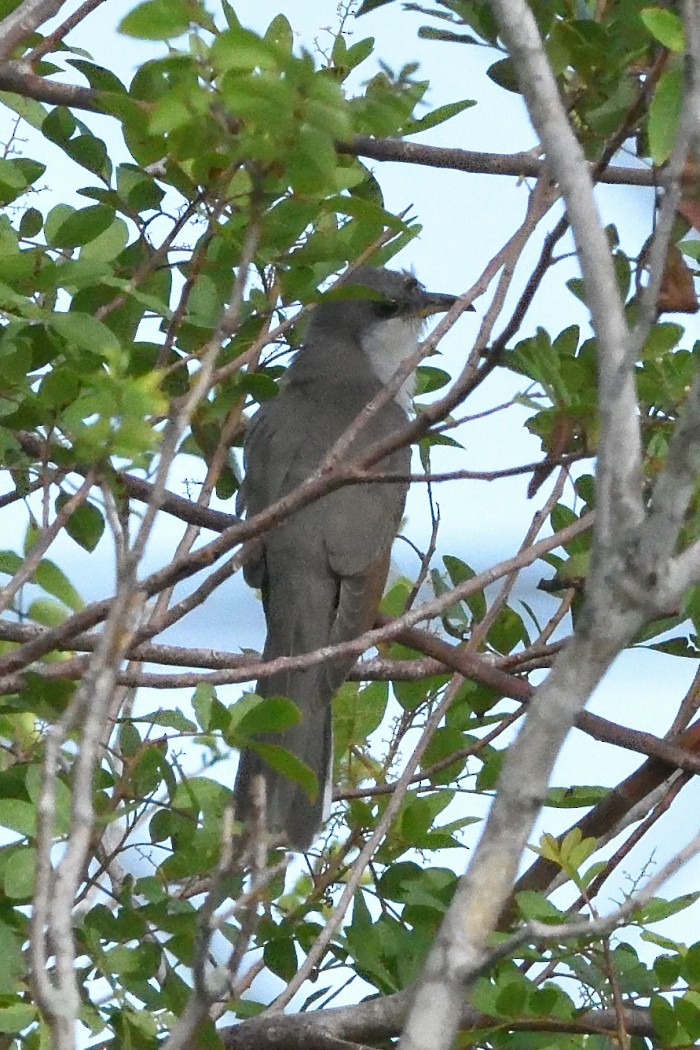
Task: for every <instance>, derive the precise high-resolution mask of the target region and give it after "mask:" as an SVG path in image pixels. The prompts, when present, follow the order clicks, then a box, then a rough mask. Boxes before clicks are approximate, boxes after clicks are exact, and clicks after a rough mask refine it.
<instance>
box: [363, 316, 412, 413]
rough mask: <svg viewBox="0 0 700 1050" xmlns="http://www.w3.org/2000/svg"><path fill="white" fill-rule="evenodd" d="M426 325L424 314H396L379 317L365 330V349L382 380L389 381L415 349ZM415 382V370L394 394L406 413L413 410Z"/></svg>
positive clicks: (374, 369)
mask: <svg viewBox="0 0 700 1050" xmlns="http://www.w3.org/2000/svg"><path fill="white" fill-rule="evenodd" d="M422 327H423V319H422V318H420V317H394V318H392V319H391V320H388V321H378V322H377V324H376V325H374V326H373V327H372V328H370V329H369V330H368V331H367V332H365V333H364V335H363V337H362V349H363V350H364V352H365V353H366V354H367V357H368V358H369V360H370V364H371V365H372V369H373V371H374V374H375V375H376V377H377V379H379V381H380V382H381V383H388V382H389V380H390V379H391V378H392V376H393V375H394V374H395V373H396V371H397V370H398V369H399V368H400V366H401V365H402V364H403V362H404V361H405V360H406V358H407V357H410V356H411V354H413V353H415V350H416V347H417V345H418V337H419V335H420V332H421V329H422ZM415 386H416V377H415V373H413V372H412V373H411V375H410V376H409V377H408V378H407V379H406V380H405V382H404V383H403V384H402V385H401V387H400V388H399V390H398V391H397V393H396V394H395V396H394V400H395V401H396V402H397V404H399V405H400V406H401V408H403V410H404V412H406V413H408V412H410V411H411V402H412V400H413V393H414V391H415Z"/></svg>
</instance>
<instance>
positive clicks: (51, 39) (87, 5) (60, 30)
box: [26, 0, 105, 63]
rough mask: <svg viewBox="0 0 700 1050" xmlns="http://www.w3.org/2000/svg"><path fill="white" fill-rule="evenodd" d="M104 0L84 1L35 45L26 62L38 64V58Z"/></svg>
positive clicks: (50, 49)
mask: <svg viewBox="0 0 700 1050" xmlns="http://www.w3.org/2000/svg"><path fill="white" fill-rule="evenodd" d="M104 2H105V0H84V3H82V4H81V5H80V7H78V8H77V9H76V10H75V11H73V13H72V14H71V15H69V16H68V18H66V20H65V21H64V22H62V23H61V24H60V26H58V27H57V28H56V29H54V31H53V33H49V35H48V36H45V37H44V39H43V40H42V41H41V43H40V44H37V46H36V47H35V48H33V50H32V51H30V52H29V54H28V55H27V56H26V61H27V62H31V63H34V62H38V61H39V59H40V58H43V56H44V55H47V54H48V53H49V51H52V50H53V49H54V47H55V46H56V44H58V43H60V42H61V40H63V38H64V37H65V36H67V35H68V33H70V31H71V29H75V27H76V26H77V25H80V23H81V22H82V21H83V19H84V18H87V16H88V15H89V14H91V13H92V12H93V11H94V10H95V9H96V8H98V7H99V6H100V4H103V3H104Z"/></svg>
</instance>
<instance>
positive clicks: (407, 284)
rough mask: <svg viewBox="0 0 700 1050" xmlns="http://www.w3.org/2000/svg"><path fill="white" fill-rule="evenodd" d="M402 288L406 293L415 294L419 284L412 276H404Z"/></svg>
mask: <svg viewBox="0 0 700 1050" xmlns="http://www.w3.org/2000/svg"><path fill="white" fill-rule="evenodd" d="M403 286H404V288H405V289H406V291H407V292H415V290H416V288H418V287H419V286H420V282H419V281H418V279H417V278H416V277H414V276H413V274H410V273H409V274H406V276H405V277H404V280H403Z"/></svg>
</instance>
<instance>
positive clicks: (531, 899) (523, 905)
mask: <svg viewBox="0 0 700 1050" xmlns="http://www.w3.org/2000/svg"><path fill="white" fill-rule="evenodd" d="M515 899H516V901H517V904H518V908H519V909H520V912H521V914H522V916H523V918H524V919H526V920H529V919H536V920H537V921H538V922H549V923H561V922H566V914H565V913H564V912H562V911H559V909H558V908H555V906H554V905H553V904H552V902H551V901H549V900H547V898H546V897H543V896H542V894H541V893H536V892H535V890H522V891H521V892H520V893H516V895H515Z"/></svg>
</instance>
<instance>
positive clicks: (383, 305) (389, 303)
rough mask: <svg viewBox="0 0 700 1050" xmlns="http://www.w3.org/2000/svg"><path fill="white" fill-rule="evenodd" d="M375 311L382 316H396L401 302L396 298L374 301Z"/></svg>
mask: <svg viewBox="0 0 700 1050" xmlns="http://www.w3.org/2000/svg"><path fill="white" fill-rule="evenodd" d="M375 307H376V310H377V313H378V314H379V316H380V317H382V318H386V319H388V318H390V317H396V315H397V314H398V313H399V312H400V310H401V304H400V303H399V301H398V300H397V299H382V301H381V302H379V303H375Z"/></svg>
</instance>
